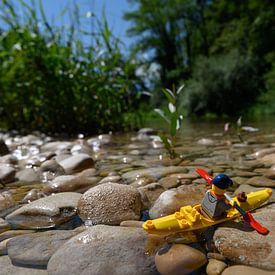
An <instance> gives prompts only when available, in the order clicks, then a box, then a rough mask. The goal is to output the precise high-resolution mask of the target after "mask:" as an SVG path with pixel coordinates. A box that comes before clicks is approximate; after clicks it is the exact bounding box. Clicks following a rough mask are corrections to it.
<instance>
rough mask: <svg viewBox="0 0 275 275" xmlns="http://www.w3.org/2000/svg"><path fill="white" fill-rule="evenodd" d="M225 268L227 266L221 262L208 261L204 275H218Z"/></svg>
mask: <svg viewBox="0 0 275 275" xmlns="http://www.w3.org/2000/svg"><path fill="white" fill-rule="evenodd" d="M226 267H227V264H226V263H224V262H222V261H219V260H216V259H209V261H208V264H207V267H206V273H207V275H220V274H221V273H222V272H223V270H224V269H225V268H226Z"/></svg>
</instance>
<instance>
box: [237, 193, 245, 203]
mask: <svg viewBox="0 0 275 275" xmlns="http://www.w3.org/2000/svg"><path fill="white" fill-rule="evenodd" d="M237 199H238V201H239V202H246V200H247V196H246V194H245V192H241V193H239V194H238V196H237Z"/></svg>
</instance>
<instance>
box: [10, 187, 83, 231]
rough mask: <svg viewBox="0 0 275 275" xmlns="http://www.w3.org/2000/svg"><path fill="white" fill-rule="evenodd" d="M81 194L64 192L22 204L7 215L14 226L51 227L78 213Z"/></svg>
mask: <svg viewBox="0 0 275 275" xmlns="http://www.w3.org/2000/svg"><path fill="white" fill-rule="evenodd" d="M80 197H81V194H79V193H73V192H64V193H59V194H55V195H51V196H49V197H46V198H41V199H38V200H36V201H33V202H31V203H29V204H27V205H24V206H22V207H21V208H19V209H17V210H16V211H14V212H12V213H11V214H9V215H8V216H7V217H6V221H7V222H8V223H10V225H11V226H12V227H13V228H23V229H39V228H51V227H54V226H55V225H58V224H62V223H64V222H67V221H69V220H70V219H72V218H73V216H75V215H76V206H77V203H78V200H79V199H80Z"/></svg>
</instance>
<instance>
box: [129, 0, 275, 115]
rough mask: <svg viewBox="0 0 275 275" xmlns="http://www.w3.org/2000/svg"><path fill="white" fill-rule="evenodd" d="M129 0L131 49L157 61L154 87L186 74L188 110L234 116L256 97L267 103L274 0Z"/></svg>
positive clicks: (269, 99) (270, 90) (274, 45)
mask: <svg viewBox="0 0 275 275" xmlns="http://www.w3.org/2000/svg"><path fill="white" fill-rule="evenodd" d="M129 2H130V3H133V4H134V5H133V7H135V9H134V10H133V11H131V12H127V13H126V14H125V18H126V19H127V20H130V21H131V22H132V27H130V29H129V33H130V34H132V35H136V36H137V37H138V43H136V47H135V49H136V50H137V51H138V52H139V53H147V54H148V55H149V56H150V57H151V59H149V62H156V63H157V64H158V65H159V66H160V72H161V78H160V81H159V82H157V83H156V85H155V87H159V86H160V85H162V87H169V88H170V87H172V85H173V84H176V85H177V84H178V83H181V81H182V80H183V79H185V80H189V81H187V90H188V97H187V98H185V97H184V96H183V97H182V100H183V99H184V100H185V104H187V107H188V109H189V111H190V113H192V114H194V113H196V114H197V115H205V114H206V113H208V112H213V113H216V114H218V115H221V114H226V115H230V116H232V115H234V116H237V115H240V114H243V113H244V112H245V111H246V110H247V109H248V108H249V107H250V106H252V105H253V104H255V102H256V101H257V100H258V99H260V103H263V102H265V103H268V104H269V106H272V104H273V103H272V101H273V99H274V92H273V90H274V89H273V86H274V85H272V83H273V75H274V59H273V58H271V56H274V53H275V35H274V25H275V17H274V13H275V2H274V1H271V0H266V1H258V0H247V1H238V0H230V1H227V0H213V1H207V0H200V1H192V0H178V1H172V0H156V1H149V0H143V1H140V0H129ZM266 90H267V93H266V94H263V92H265V91H266ZM258 106H263V104H259V105H258ZM264 109H265V110H267V108H264ZM269 109H270V110H271V109H272V107H269Z"/></svg>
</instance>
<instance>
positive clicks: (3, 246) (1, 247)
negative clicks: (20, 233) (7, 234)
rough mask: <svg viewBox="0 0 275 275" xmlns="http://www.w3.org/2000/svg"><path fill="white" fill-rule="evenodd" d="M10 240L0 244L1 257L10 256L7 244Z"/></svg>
mask: <svg viewBox="0 0 275 275" xmlns="http://www.w3.org/2000/svg"><path fill="white" fill-rule="evenodd" d="M9 240H11V238H10V239H6V240H4V241H1V242H0V256H3V255H8V249H7V243H8V242H9Z"/></svg>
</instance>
